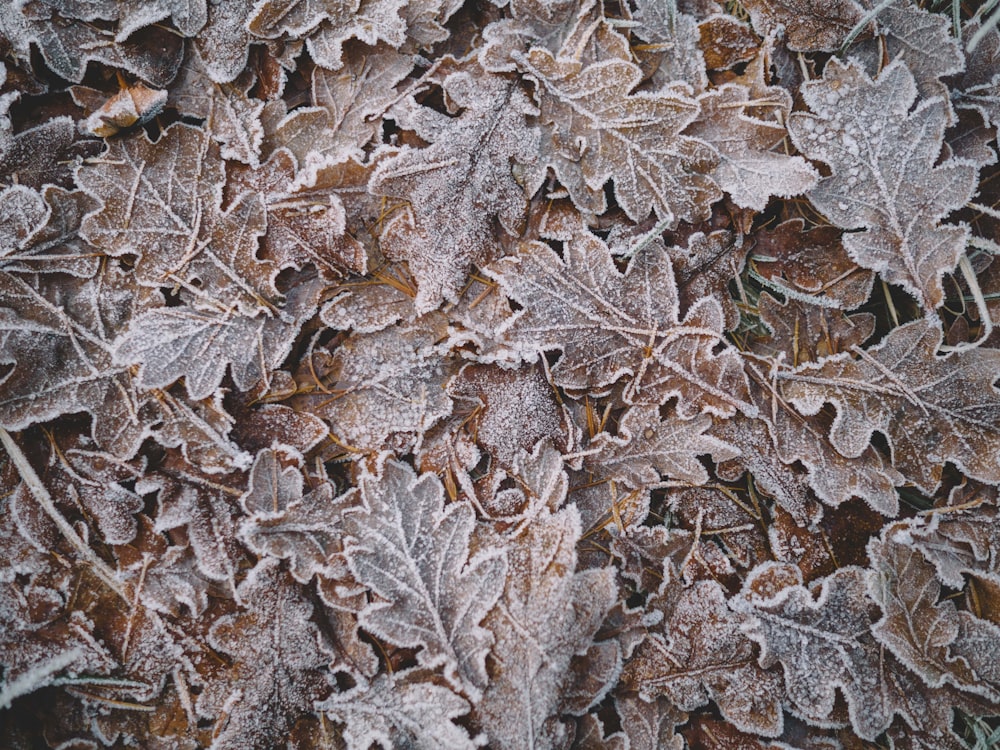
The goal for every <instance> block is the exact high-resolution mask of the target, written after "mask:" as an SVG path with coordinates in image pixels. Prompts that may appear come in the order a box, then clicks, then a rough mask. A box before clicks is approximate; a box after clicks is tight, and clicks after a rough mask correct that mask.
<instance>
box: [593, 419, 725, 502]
mask: <svg viewBox="0 0 1000 750" xmlns="http://www.w3.org/2000/svg"><path fill="white" fill-rule="evenodd" d="M711 426H712V419H711V417H709V416H708V415H707V414H700V415H698V416H697V417H695V418H694V419H689V420H682V419H678V418H677V417H676V416H675V415H673V414H670V415H668V417H667V418H666V419H661V418H660V409H659V408H657V407H655V406H633V407H632V408H630V409H629V410H628V411H626V412H625V414H624V415H623V416H622V418H621V421H620V422H619V424H618V436H617V437H612V436H611V435H609V434H608V433H606V432H602V433H600V434H598V435H597V436H596V437H595V438H594V439H593V440H591V442H590V446H589V448H588V452H590V451H597V452H595V453H593V454H592V455H590V456H588V457H587V459H586V460H585V462H584V465H585V466H587V467H588V468H589V469H590V470H591V471H593V472H595V473H600V474H602V475H603V476H606V477H610V478H612V479H615V480H618V481H621V482H623V483H625V484H626V485H627V486H629V487H633V488H640V487H643V486H646V485H653V484H657V483H659V482H660V478H661V476H662V477H666V478H669V479H676V480H680V481H684V482H690V483H691V484H705V482H707V481H708V480H709V479H708V472H707V471H706V470H705V467H704V466H703V465H702V464H701V462H700V461H698V458H697V457H698V456H700V455H707V454H711V455H712V458H713V460H715V461H717V462H721V461H726V460H729V459H732V458H735V457H736V456H737V455H738V454H739V451H737V450H736V449H735V448H733V446H731V445H729V444H728V443H725V442H723V441H722V440H719V439H718V438H715V437H712V436H711V435H706V434H705V433H706V431H707V430H708V429H709V427H711Z"/></svg>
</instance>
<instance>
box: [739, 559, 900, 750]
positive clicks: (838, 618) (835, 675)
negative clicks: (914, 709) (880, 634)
mask: <svg viewBox="0 0 1000 750" xmlns="http://www.w3.org/2000/svg"><path fill="white" fill-rule="evenodd" d="M865 578H866V574H865V571H864V570H863V569H861V568H856V567H847V568H841V569H839V570H838V571H837V572H836V573H834V574H833V575H831V576H828V577H827V578H826V579H824V580H823V583H822V588H821V589H820V590H819V595H818V596H814V594H813V593H811V592H810V590H809V589H807V588H805V587H804V586H802V585H801V580H802V579H801V572H800V571H799V569H798V568H797V567H794V566H792V565H789V564H787V563H772V564H765V565H761V566H758V567H757V568H756V569H755V570H754V571H753V573H751V575H750V577H749V578H747V580H746V582H745V583H744V586H743V593H742V594H741V595H740V596H739V597H737V598H734V599H733V600H732V601H731V602H730V606H731V607H733V608H734V609H736V611H738V612H742V613H745V614H747V615H749V616H750V619H749V623H748V626H747V629H746V633H747V635H748V636H749V637H750V639H751V640H753V641H756V642H757V643H759V644H760V647H761V654H760V664H761V666H763V667H765V668H768V667H771V666H772V665H774V664H776V663H778V664H781V666H782V668H783V670H784V675H785V686H786V688H787V691H788V698H789V700H790V701H791V702H792V705H793V706H794V707H795V709H796V711H797V712H799V713H800V714H801V715H802V716H804V717H805V718H807V719H808V720H809V721H811V722H827V721H830V718H831V714H832V712H833V710H834V702H835V698H836V691H837V689H838V688H839V689H840V691H842V693H843V696H844V698H845V699H846V700H847V709H848V713H849V715H850V718H851V725H852V727H853V728H854V731H855V732H857V734H858V735H860V736H861V737H864V738H867V739H874V738H875V737H877V736H878V735H879V734H881V733H882V732H883V731H885V729H886V728H887V727H888V726H889V723H890V721H891V720H892V708H893V707H892V706H891V705H887V703H888V700H887V696H886V689H885V687H884V677H883V674H882V660H881V658H880V653H879V651H880V645H879V643H878V642H877V641H876V640H875V638H874V636H873V635H872V633H871V624H872V620H873V619H874V618H873V617H872V612H871V608H872V606H873V605H872V604H871V602H870V600H868V599H867V597H866V595H865V591H866V588H865V587H866V582H865Z"/></svg>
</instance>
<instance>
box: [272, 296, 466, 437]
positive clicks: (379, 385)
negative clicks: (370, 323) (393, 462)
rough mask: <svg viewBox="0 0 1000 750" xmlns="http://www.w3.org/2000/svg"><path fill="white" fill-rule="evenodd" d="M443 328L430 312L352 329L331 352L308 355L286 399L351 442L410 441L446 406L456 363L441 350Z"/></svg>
mask: <svg viewBox="0 0 1000 750" xmlns="http://www.w3.org/2000/svg"><path fill="white" fill-rule="evenodd" d="M444 333H445V322H444V320H443V319H442V318H441V317H440V316H439V314H438V313H432V314H431V315H429V316H423V317H421V318H418V319H417V320H415V321H413V322H412V323H410V324H408V325H405V326H403V325H401V326H394V327H391V328H386V329H385V330H383V331H378V332H377V333H372V334H354V335H353V336H351V337H350V338H348V339H347V340H345V341H344V342H343V343H342V344H341V345H340V346H339V347H337V348H336V349H335V350H334V351H333V352H332V353H329V352H316V353H315V354H314V355H313V361H312V362H311V363H307V366H304V367H303V368H302V369H301V372H300V374H299V378H300V382H301V384H302V385H301V387H300V389H299V394H298V395H296V396H295V397H293V399H292V402H293V403H294V404H296V405H297V408H299V409H301V410H303V411H308V412H309V413H311V414H315V415H316V416H318V417H321V418H322V419H324V420H325V421H326V422H328V423H329V424H330V429H331V432H332V433H333V435H335V436H336V437H337V439H338V440H339V441H340V442H341V443H342V444H344V445H345V446H348V447H349V448H352V449H366V450H377V449H379V448H380V447H382V446H383V445H384V444H386V443H387V442H391V443H392V444H393V445H399V446H400V447H403V446H412V445H413V444H414V442H419V440H420V439H421V436H422V435H423V433H424V432H425V431H426V430H427V429H428V428H430V427H431V426H432V425H433V424H434V423H435V422H437V421H438V420H439V419H441V418H442V417H446V416H447V415H448V414H449V413H450V412H451V408H452V401H451V398H449V397H448V394H447V393H446V392H445V390H444V386H445V384H446V382H447V380H448V378H449V377H450V376H451V375H452V374H453V372H454V371H455V370H456V369H457V363H455V362H452V361H450V360H448V359H446V358H444V357H443V356H442V355H443V354H444V353H445V351H447V347H446V345H445V344H442V343H440V341H441V339H442V338H443V337H444ZM317 378H318V382H317Z"/></svg>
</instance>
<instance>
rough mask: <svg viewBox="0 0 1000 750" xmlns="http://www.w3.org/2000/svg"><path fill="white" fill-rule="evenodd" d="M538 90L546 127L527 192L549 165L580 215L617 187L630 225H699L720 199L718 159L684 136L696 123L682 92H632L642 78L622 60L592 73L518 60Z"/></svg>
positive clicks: (546, 56)
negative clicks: (650, 221) (652, 218)
mask: <svg viewBox="0 0 1000 750" xmlns="http://www.w3.org/2000/svg"><path fill="white" fill-rule="evenodd" d="M518 63H519V65H520V67H521V68H522V69H523V70H524V71H525V72H526V73H527V74H528V75H529V76H530V77H531V78H532V79H533V80H534V81H536V83H537V85H538V89H537V94H536V96H537V97H538V99H539V108H540V110H541V112H540V114H539V120H540V122H541V124H542V125H543V133H544V134H543V141H542V155H541V160H540V161H539V162H538V164H537V166H536V167H535V168H534V170H533V174H532V176H531V177H529V182H528V186H529V192H534V191H535V190H536V189H537V188H538V187H540V186H541V184H542V181H543V180H544V178H545V169H546V167H547V166H551V167H552V168H553V169H554V171H555V173H556V177H557V178H558V179H559V181H560V182H561V183H562V184H563V186H564V187H566V189H567V190H569V192H570V196H571V197H572V198H573V201H574V203H576V204H577V205H578V206H579V207H580V208H581V209H584V210H588V211H594V212H595V213H601V212H603V210H604V198H603V195H601V191H602V190H603V188H604V185H605V183H607V182H608V181H609V180H611V181H613V182H614V186H615V198H616V199H617V201H618V204H619V205H620V206H621V207H622V209H623V210H624V211H625V213H626V214H628V216H629V218H631V219H632V220H634V221H640V220H642V219H645V218H646V217H647V216H648V215H649V213H650V211H653V210H655V211H656V215H657V216H658V217H659V218H660V220H661V221H665V222H669V223H670V224H673V225H676V223H677V222H678V221H679V220H685V221H697V220H700V219H704V218H706V217H707V216H708V213H709V207H710V205H711V204H712V203H714V202H715V201H716V200H718V199H719V198H720V197H721V196H720V193H719V188H718V187H717V186H716V184H715V182H714V181H713V180H712V179H711V178H710V177H709V176H708V173H710V172H711V170H712V168H713V167H714V166H715V164H716V162H717V160H718V158H717V156H716V154H715V153H714V149H711V148H710V147H708V146H706V145H705V144H704V143H703V142H701V141H699V140H698V139H695V138H691V137H689V136H685V135H680V133H681V131H682V130H684V128H685V127H686V126H688V125H689V124H690V123H691V122H693V121H694V120H695V118H696V117H697V116H698V111H699V110H698V104H697V102H696V101H695V100H693V99H692V98H691V97H690V90H689V89H687V88H686V87H683V86H676V87H673V88H665V89H661V90H660V91H657V92H655V93H651V92H645V91H644V92H636V93H633V90H634V89H635V87H636V86H637V85H638V84H639V82H640V81H641V80H642V71H641V70H640V69H639V67H638V66H637V65H635V64H634V63H631V62H628V61H626V60H622V59H605V60H601V61H599V62H595V63H592V64H590V65H586V66H584V65H582V64H581V63H580V62H578V61H576V60H573V59H571V58H567V57H556V56H553V55H552V53H551V52H549V51H548V50H546V49H539V48H535V49H532V50H531V51H530V52H529V53H528V54H527V55H523V56H521V59H520V60H518Z"/></svg>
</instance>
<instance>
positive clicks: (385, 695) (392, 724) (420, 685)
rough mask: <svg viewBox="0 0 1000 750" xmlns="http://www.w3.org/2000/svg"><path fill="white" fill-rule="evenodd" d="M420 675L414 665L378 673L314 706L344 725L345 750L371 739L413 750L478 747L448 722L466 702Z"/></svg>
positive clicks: (363, 746) (363, 749)
mask: <svg viewBox="0 0 1000 750" xmlns="http://www.w3.org/2000/svg"><path fill="white" fill-rule="evenodd" d="M421 677H425V674H424V673H423V672H422V671H421V670H418V669H411V670H407V671H406V672H402V673H400V672H396V673H389V674H380V675H379V676H378V677H376V678H375V679H374V680H372V681H371V683H369V684H368V685H365V686H362V687H358V688H357V689H355V690H353V691H349V692H346V693H334V694H333V695H331V696H330V697H329V698H327V699H326V700H325V701H323V702H322V703H320V704H317V706H316V708H317V710H319V711H323V712H324V713H326V715H327V716H329V717H330V718H331V719H333V720H334V721H337V722H340V723H341V724H343V725H344V728H343V734H342V736H343V738H344V741H345V742H346V743H347V748H348V750H368V749H369V748H370V747H371V746H372V743H379V744H380V745H382V746H383V747H409V748H413V750H438V748H448V749H449V750H466V749H468V750H473V748H476V747H478V744H477V743H476V742H475V741H473V739H472V738H470V737H469V735H468V733H467V731H466V730H465V729H464V728H462V727H460V726H457V725H456V724H455V723H454V722H453V721H452V720H453V719H456V718H458V717H459V716H462V715H464V714H466V713H468V711H469V704H468V702H467V701H466V700H465V699H464V698H462V697H461V696H459V695H456V694H455V693H453V692H452V691H451V690H449V689H448V688H446V687H443V686H441V685H437V684H435V683H433V682H431V681H429V680H426V679H421Z"/></svg>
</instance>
